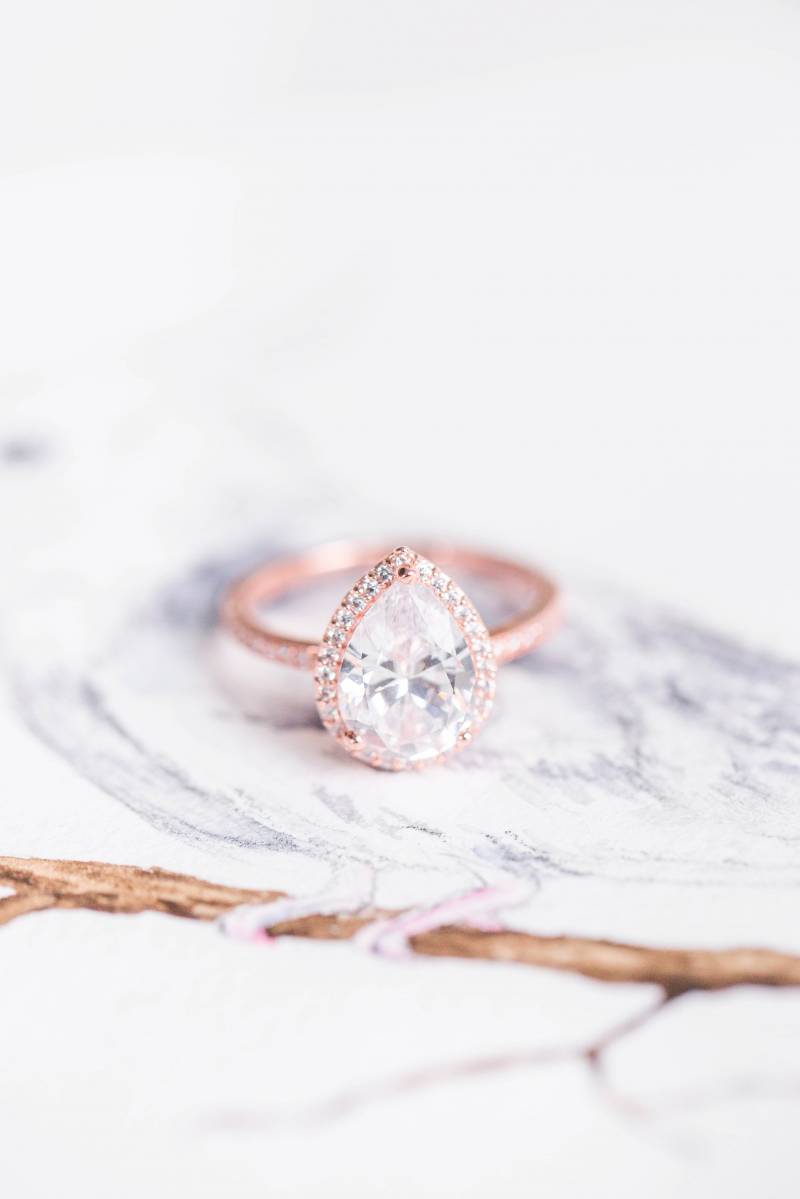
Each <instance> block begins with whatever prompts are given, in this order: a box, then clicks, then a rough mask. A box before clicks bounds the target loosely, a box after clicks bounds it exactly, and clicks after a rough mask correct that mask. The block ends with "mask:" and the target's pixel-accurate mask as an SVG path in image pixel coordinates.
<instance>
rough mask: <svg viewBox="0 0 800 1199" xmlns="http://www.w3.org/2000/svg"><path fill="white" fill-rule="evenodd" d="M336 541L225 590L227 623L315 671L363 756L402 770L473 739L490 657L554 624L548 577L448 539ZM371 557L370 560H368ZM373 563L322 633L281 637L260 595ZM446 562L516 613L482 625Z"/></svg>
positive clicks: (493, 663) (337, 721)
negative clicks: (507, 597)
mask: <svg viewBox="0 0 800 1199" xmlns="http://www.w3.org/2000/svg"><path fill="white" fill-rule="evenodd" d="M380 555H381V551H380V550H376V549H375V547H374V546H372V547H365V546H363V545H359V544H356V543H353V542H336V543H334V544H331V545H324V546H320V547H319V548H317V549H314V550H311V551H309V552H307V553H304V554H300V555H298V556H296V557H292V558H285V559H280V560H278V561H274V562H269V563H267V564H266V565H265V566H262V567H261V568H260V569H259V570H257V571H255V572H254V573H253V574H251V575H248V576H247V578H244V579H242V580H240V581H239V582H238V583H235V584H234V586H233V587H232V588H231V589H230V591H229V592H228V594H227V596H226V597H225V601H224V604H223V608H222V619H223V622H224V624H225V625H226V626H227V628H228V629H229V630H230V631H231V632H232V633H233V634H234V636H236V637H237V638H238V639H239V640H240V641H242V642H244V644H245V645H247V646H249V647H250V649H252V650H255V651H256V652H257V653H259V654H262V655H263V656H264V657H267V658H270V659H273V660H274V661H276V662H282V663H283V664H285V665H287V666H293V667H296V668H298V669H300V670H310V671H312V672H313V675H314V689H315V696H316V701H317V708H318V710H319V715H320V719H321V721H322V724H323V725H324V727H325V728H326V729H327V730H328V732H329V733H331V735H332V736H333V737H334V738H335V739H336V741H337V742H338V744H339V745H340V746H341V747H342V748H343V749H345V750H346V751H347V752H348V753H350V754H352V755H353V756H354V757H355V758H357V759H358V760H359V761H360V762H366V763H367V765H369V766H375V767H378V768H379V769H382V770H407V769H412V768H417V767H421V766H427V765H430V764H432V763H436V762H442V761H444V760H445V759H446V758H447V757H448V756H449V755H450V754H452V753H454V752H455V751H456V750H460V749H463V748H464V747H465V746H466V745H468V744H469V743H470V742H471V741H472V739H473V737H474V736H475V734H476V733H477V731H478V730H479V728H480V727H481V725H482V724H483V723H484V721H485V720H486V718H487V716H488V715H489V712H490V711H491V707H492V702H493V700H494V694H495V676H496V673H497V667H498V665H500V664H501V663H503V662H509V661H511V660H512V659H513V658H518V657H519V656H520V655H522V654H526V653H528V652H529V651H530V650H532V649H534V648H535V647H536V646H537V645H539V643H540V642H541V641H542V640H543V638H544V637H545V636H546V635H547V634H548V633H549V632H551V631H552V630H553V629H554V628H555V626H556V624H557V623H558V617H559V596H558V589H557V588H556V586H555V584H554V583H553V582H552V581H551V580H550V579H548V578H547V577H546V576H545V575H543V574H540V573H539V572H538V571H536V570H532V569H531V568H530V567H527V566H522V565H519V564H517V563H515V562H508V561H505V560H504V559H502V558H494V557H490V556H488V555H486V554H482V553H476V552H473V551H471V550H464V549H457V548H454V547H453V546H449V545H440V546H430V547H427V548H426V552H425V554H424V555H423V554H421V553H418V552H416V551H415V550H412V549H408V548H407V547H405V546H402V547H400V548H399V549H395V550H392V552H391V553H389V554H385V556H380ZM376 558H377V559H378V561H375V559H376ZM371 561H375V565H374V566H372V567H370V568H369V569H367V570H365V571H364V572H363V573H362V574H360V576H359V577H358V578H357V579H356V580H355V581H354V582H353V584H352V585H351V587H350V588H349V589H348V591H347V593H346V594H345V595H344V597H343V598H342V600H341V603H340V604H339V605H338V606H337V608H336V610H335V611H334V613H333V616H332V617H331V619H330V622H329V623H328V626H327V628H326V629H325V630H324V632H323V634H322V638H321V640H320V641H318V642H317V641H302V640H298V639H296V638H293V637H286V636H282V635H281V634H280V633H279V632H277V631H276V630H274V629H272V628H270V626H269V624H268V623H266V622H264V621H263V620H262V619H260V610H261V609H263V607H264V605H266V604H268V603H270V602H271V601H275V600H277V599H279V598H282V597H284V596H286V595H287V594H288V593H289V592H290V591H292V590H293V589H295V588H296V587H298V586H299V585H301V584H303V583H307V582H308V581H310V580H313V579H317V578H320V577H322V576H325V575H330V574H336V573H339V572H343V571H346V570H353V571H355V570H357V569H359V568H361V569H363V567H364V565H365V564H366V563H368V562H371ZM450 571H455V572H457V573H458V572H459V571H463V572H464V573H465V574H468V575H470V576H476V577H477V578H479V579H481V580H482V581H483V580H485V581H486V582H487V583H489V584H491V585H492V586H494V587H496V588H500V589H503V590H506V591H508V592H510V593H511V594H512V595H516V596H522V597H523V600H522V603H521V606H520V607H519V610H518V611H517V613H516V614H515V615H514V616H512V617H511V618H509V619H508V620H506V621H504V622H503V623H501V624H499V625H498V626H497V627H495V628H492V629H487V628H486V625H485V624H484V622H483V620H482V619H481V616H480V614H479V613H478V610H477V608H476V607H475V605H474V604H472V603H471V602H470V600H469V599H468V598H467V596H466V595H465V594H464V591H463V590H462V589H461V587H460V586H459V585H458V583H457V582H456V581H455V580H454V579H453V578H452V577H451V574H450Z"/></svg>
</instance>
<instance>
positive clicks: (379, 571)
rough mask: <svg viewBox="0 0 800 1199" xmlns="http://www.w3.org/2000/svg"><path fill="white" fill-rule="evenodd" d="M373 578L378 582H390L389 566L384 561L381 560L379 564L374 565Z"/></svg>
mask: <svg viewBox="0 0 800 1199" xmlns="http://www.w3.org/2000/svg"><path fill="white" fill-rule="evenodd" d="M375 578H376V579H377V580H378V582H379V583H388V582H390V581H391V579H392V570H391V567H389V566H387V565H386V563H385V562H381V564H380V566H376V567H375Z"/></svg>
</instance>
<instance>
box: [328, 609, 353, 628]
mask: <svg viewBox="0 0 800 1199" xmlns="http://www.w3.org/2000/svg"><path fill="white" fill-rule="evenodd" d="M333 619H334V621H335V622H336V624H340V625H343V626H344V628H346V629H349V628H350V625H351V624H352V623H353V613H352V612H348V611H347V608H339V610H338V611H337V612H336V614H335V615H334V618H333Z"/></svg>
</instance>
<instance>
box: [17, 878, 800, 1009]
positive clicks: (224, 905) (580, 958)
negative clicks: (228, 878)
mask: <svg viewBox="0 0 800 1199" xmlns="http://www.w3.org/2000/svg"><path fill="white" fill-rule="evenodd" d="M0 886H5V887H10V888H13V889H14V892H15V894H14V895H13V896H7V897H6V898H4V899H0V924H2V923H7V922H8V921H10V920H12V919H15V918H19V917H21V916H23V915H26V914H28V913H30V912H34V911H37V910H42V909H46V908H88V909H90V910H92V911H99V912H116V913H121V914H133V913H137V912H162V913H164V914H166V915H169V916H179V917H182V918H185V919H192V920H214V919H215V918H216V917H217V916H220V915H222V914H223V913H224V912H227V911H229V910H230V909H231V908H234V907H238V906H239V905H240V904H249V903H269V902H271V901H272V900H275V899H282V898H285V895H284V893H283V892H281V891H257V890H251V889H246V888H241V887H228V886H224V885H222V884H220V883H209V882H205V881H204V880H203V879H199V878H194V877H192V876H191V875H188V874H173V873H171V872H169V871H166V870H159V869H152V870H143V869H142V868H140V867H138V866H118V865H112V864H108V863H105V862H69V861H63V862H62V861H54V860H50V859H46V858H9V857H0ZM398 914H399V913H397V912H387V911H377V910H370V911H365V912H362V913H361V914H359V915H358V916H352V915H341V916H325V915H314V916H304V917H302V918H298V919H295V920H289V921H286V922H285V923H284V924H279V925H276V926H275V927H274V928H272V929H270V933H271V935H273V936H294V937H308V938H312V939H315V940H325V941H331V940H346V939H348V938H349V937H352V936H353V935H354V934H355V933H356V932H358V930H359V929H361V928H363V927H364V926H365V925H367V924H369V923H370V922H371V921H373V920H375V919H378V918H386V917H391V916H396V915H398ZM411 945H412V947H413V949H414V950H415V952H416V953H419V954H425V955H429V956H432V957H456V958H475V959H479V960H482V961H494V962H514V963H517V964H521V965H527V966H540V967H544V968H547V969H550V970H566V971H569V972H571V973H574V974H582V975H584V976H585V977H587V978H595V979H600V980H602V981H605V982H634V983H650V984H655V985H657V986H659V987H661V988H663V990H664V992H665V994H666V995H668V996H673V995H680V994H683V993H684V992H686V991H692V990H704V991H716V990H722V989H724V988H726V987H735V986H739V985H741V984H756V985H760V986H770V987H794V986H800V956H798V955H795V954H788V953H779V952H777V951H775V950H772V949H746V948H741V949H738V948H737V949H662V948H658V947H651V946H646V945H628V944H624V943H621V942H616V941H601V940H595V939H592V938H589V937H571V936H564V937H551V936H547V937H545V936H538V935H536V934H534V933H521V932H483V931H479V930H477V929H470V928H465V927H447V928H439V929H436V930H435V931H432V932H426V933H422V934H420V935H419V936H416V937H413V938H412V939H411Z"/></svg>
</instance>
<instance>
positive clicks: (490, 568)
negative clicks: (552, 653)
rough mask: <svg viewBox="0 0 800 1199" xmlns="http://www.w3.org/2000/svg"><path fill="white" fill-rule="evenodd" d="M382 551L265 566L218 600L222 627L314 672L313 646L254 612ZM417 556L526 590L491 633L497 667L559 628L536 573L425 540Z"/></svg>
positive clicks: (554, 600)
mask: <svg viewBox="0 0 800 1199" xmlns="http://www.w3.org/2000/svg"><path fill="white" fill-rule="evenodd" d="M386 552H387V546H386V543H384V544H383V545H377V544H375V543H369V542H355V541H336V542H331V543H329V544H327V545H321V546H318V547H316V548H315V549H312V550H308V551H306V552H304V553H301V554H297V555H294V556H292V557H290V558H280V559H276V560H275V561H272V562H267V563H266V564H265V565H264V566H262V567H260V568H259V569H258V570H256V571H254V572H253V573H252V574H250V575H247V576H246V577H245V578H243V579H240V580H239V581H238V582H237V583H234V584H233V586H232V587H231V588H230V590H229V591H228V593H227V595H226V596H225V599H224V601H223V606H222V620H223V623H224V624H225V626H226V627H227V628H228V629H229V630H230V632H231V633H232V634H233V635H234V636H235V637H236V638H238V640H239V641H241V642H243V643H244V644H245V645H247V646H248V647H249V648H250V649H252V650H254V651H255V652H256V653H259V654H261V655H262V656H263V657H266V658H270V659H272V660H274V661H276V662H281V663H283V664H284V665H286V666H292V667H295V668H296V669H299V670H313V669H314V668H315V666H316V663H317V653H318V650H319V642H317V641H304V640H301V639H299V638H295V637H286V636H283V635H282V634H280V633H279V632H277V631H276V630H274V629H272V628H270V627H269V625H268V624H267V623H265V622H264V620H263V619H262V618H261V617H260V616H259V608H260V607H262V606H263V605H265V604H268V603H269V602H270V601H274V600H277V599H279V598H282V597H283V596H285V595H287V594H288V593H289V592H291V591H293V590H294V589H295V588H297V587H299V586H301V585H302V584H303V583H306V582H309V581H311V580H313V579H317V578H322V577H324V576H325V575H331V574H338V573H340V572H342V571H346V570H350V569H353V570H356V571H358V570H359V569H360V568H362V567H363V566H365V565H366V564H369V563H371V562H374V561H376V560H377V559H379V558H380V557H381V556H382V555H384V554H385V553H386ZM420 552H421V553H423V554H425V555H426V556H427V557H428V558H430V559H431V560H432V561H433V562H436V563H437V565H439V566H440V567H442V568H444V569H446V570H450V571H452V572H453V573H455V574H457V573H458V572H459V571H460V570H461V571H464V572H466V573H469V574H472V575H477V576H478V577H479V578H484V579H486V580H487V581H489V582H491V583H492V584H493V585H495V586H498V587H510V588H513V590H514V592H515V593H524V595H525V599H524V601H523V603H522V605H521V608H520V611H519V612H518V613H516V614H515V615H514V616H513V617H511V618H510V619H509V620H506V621H504V622H503V623H502V624H500V625H497V626H496V627H495V628H492V629H490V630H489V636H490V640H491V646H492V650H493V652H494V656H495V660H496V661H497V663H498V664H499V663H501V662H510V661H512V660H513V659H514V658H518V657H521V655H522V654H527V653H529V652H530V650H532V649H535V648H536V646H537V645H539V644H540V642H541V641H543V640H544V638H545V637H547V636H548V634H549V633H551V632H552V631H553V630H554V629H555V628H556V627H557V625H558V623H559V619H560V596H559V592H558V588H557V587H556V585H555V583H554V582H553V581H552V580H551V579H549V578H548V577H547V576H546V575H544V574H541V573H540V572H539V571H538V570H534V569H533V568H531V567H529V566H523V565H521V564H519V563H516V562H509V561H507V560H506V559H504V558H496V557H494V556H492V555H489V554H484V553H479V552H476V551H474V550H469V549H463V548H461V547H458V546H454V545H450V544H448V543H446V542H445V543H435V542H434V543H428V544H427V545H423V546H421V547H420Z"/></svg>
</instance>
